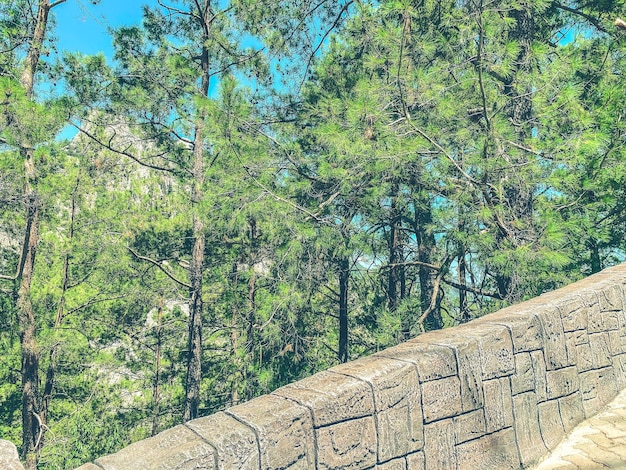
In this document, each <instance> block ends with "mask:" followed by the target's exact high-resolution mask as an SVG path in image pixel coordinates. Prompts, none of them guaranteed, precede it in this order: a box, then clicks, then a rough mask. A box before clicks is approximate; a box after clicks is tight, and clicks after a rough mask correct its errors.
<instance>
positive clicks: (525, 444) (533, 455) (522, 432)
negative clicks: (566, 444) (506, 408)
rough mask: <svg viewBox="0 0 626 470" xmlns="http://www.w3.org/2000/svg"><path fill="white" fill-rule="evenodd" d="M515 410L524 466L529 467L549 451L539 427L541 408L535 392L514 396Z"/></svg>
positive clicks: (517, 434)
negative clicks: (538, 405) (539, 408)
mask: <svg viewBox="0 0 626 470" xmlns="http://www.w3.org/2000/svg"><path fill="white" fill-rule="evenodd" d="M513 411H514V413H515V435H516V437H517V444H518V448H519V452H520V458H521V460H522V465H523V466H524V468H527V467H529V466H530V465H532V464H535V463H537V462H538V461H539V460H540V459H541V458H542V457H544V456H545V455H546V454H547V452H548V448H547V447H546V445H545V444H544V442H543V439H542V438H541V431H540V429H539V410H538V408H537V396H536V395H535V393H534V392H529V393H523V394H521V395H516V396H514V397H513Z"/></svg>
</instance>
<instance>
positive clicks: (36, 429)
mask: <svg viewBox="0 0 626 470" xmlns="http://www.w3.org/2000/svg"><path fill="white" fill-rule="evenodd" d="M50 9H51V5H50V2H49V1H48V0H40V1H39V4H38V9H37V20H36V23H35V28H34V32H33V37H32V39H31V41H30V47H29V49H28V53H27V55H26V61H25V62H26V64H25V67H24V70H23V72H22V77H21V82H22V85H23V86H24V89H25V90H26V94H27V96H28V97H32V96H33V88H34V83H35V73H36V70H37V65H38V64H39V58H40V55H41V48H42V45H43V41H44V38H45V36H46V28H47V26H48V15H49V13H50ZM20 153H21V155H22V157H23V159H24V169H25V184H24V200H25V201H26V204H27V216H26V229H25V231H24V241H23V245H22V254H21V257H20V262H19V266H18V270H17V277H16V282H17V285H18V286H19V287H18V293H17V308H18V321H19V330H20V346H21V351H22V369H21V372H22V449H21V451H22V452H21V454H22V455H21V456H22V460H24V462H25V468H26V470H33V469H36V468H37V461H38V456H37V448H38V446H39V442H40V439H41V432H42V431H43V426H42V424H43V423H41V417H40V415H39V413H40V412H41V403H40V397H39V348H38V346H37V337H36V333H37V323H36V320H35V312H34V310H33V305H32V302H31V284H32V280H33V274H34V271H35V255H36V252H37V244H38V243H39V217H40V201H39V197H38V195H37V193H36V190H35V178H36V172H35V164H34V159H33V148H32V145H31V143H30V142H22V144H21V146H20Z"/></svg>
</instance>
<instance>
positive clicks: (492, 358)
mask: <svg viewBox="0 0 626 470" xmlns="http://www.w3.org/2000/svg"><path fill="white" fill-rule="evenodd" d="M472 329H473V330H474V335H476V337H477V339H478V344H479V347H480V359H481V367H482V372H483V380H488V379H493V378H496V377H504V376H508V375H511V374H513V373H515V361H514V360H513V343H512V341H511V333H510V332H509V329H508V328H507V327H505V326H500V325H489V324H484V325H482V324H481V325H475V326H474V328H472Z"/></svg>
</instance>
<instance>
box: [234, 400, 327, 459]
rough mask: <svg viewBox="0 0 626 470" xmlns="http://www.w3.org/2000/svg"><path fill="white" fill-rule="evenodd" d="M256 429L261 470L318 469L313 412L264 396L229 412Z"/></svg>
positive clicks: (287, 401)
mask: <svg viewBox="0 0 626 470" xmlns="http://www.w3.org/2000/svg"><path fill="white" fill-rule="evenodd" d="M226 413H227V414H228V415H230V416H233V417H234V418H235V419H237V420H238V421H240V422H242V423H244V424H246V425H248V426H250V427H251V428H252V429H254V431H255V433H256V435H257V438H258V441H259V449H260V459H261V468H263V469H272V468H294V469H296V468H298V469H300V468H310V469H313V468H315V465H316V463H315V440H314V439H315V438H314V436H313V421H312V419H311V412H310V411H309V410H308V409H307V408H305V407H304V406H300V405H298V404H296V403H294V402H293V401H290V400H286V399H284V398H281V397H277V396H274V395H263V396H261V397H258V398H255V399H254V400H250V401H249V402H246V403H243V404H241V405H237V406H234V407H232V408H230V409H228V410H227V411H226Z"/></svg>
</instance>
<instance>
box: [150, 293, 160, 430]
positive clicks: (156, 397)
mask: <svg viewBox="0 0 626 470" xmlns="http://www.w3.org/2000/svg"><path fill="white" fill-rule="evenodd" d="M162 335H163V299H159V306H158V310H157V327H156V344H155V346H154V380H153V382H152V435H153V436H154V435H156V434H157V433H158V432H159V415H160V413H161V340H162Z"/></svg>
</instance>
